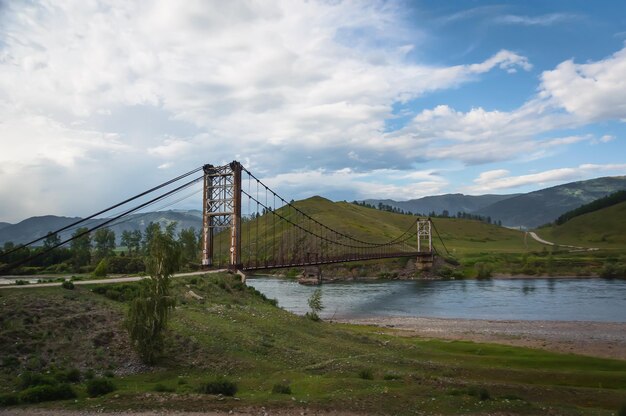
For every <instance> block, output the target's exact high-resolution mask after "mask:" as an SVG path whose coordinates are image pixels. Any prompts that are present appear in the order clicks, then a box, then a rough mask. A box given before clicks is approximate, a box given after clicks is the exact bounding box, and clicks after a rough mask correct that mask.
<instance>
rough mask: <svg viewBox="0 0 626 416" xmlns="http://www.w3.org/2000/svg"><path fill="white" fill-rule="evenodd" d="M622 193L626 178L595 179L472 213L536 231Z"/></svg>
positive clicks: (530, 193)
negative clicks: (565, 216)
mask: <svg viewBox="0 0 626 416" xmlns="http://www.w3.org/2000/svg"><path fill="white" fill-rule="evenodd" d="M623 189H626V176H612V177H604V178H596V179H590V180H586V181H578V182H571V183H566V184H564V185H558V186H553V187H551V188H545V189H541V190H539V191H534V192H529V193H527V194H522V195H518V196H515V197H513V198H509V199H505V200H503V201H499V202H496V203H494V204H491V205H489V206H486V207H484V208H481V209H478V210H476V211H474V212H473V213H474V214H479V215H482V216H485V217H486V216H490V217H491V218H493V219H494V220H500V221H502V224H503V225H506V226H513V227H520V226H521V227H527V228H534V227H538V226H540V225H543V224H546V223H549V222H551V221H554V220H555V219H556V218H558V217H559V216H560V215H561V214H564V213H565V212H567V211H570V210H572V209H574V208H577V207H579V206H581V205H584V204H587V203H589V202H591V201H594V200H596V199H598V198H602V197H604V196H606V195H608V194H611V193H613V192H616V191H620V190H623Z"/></svg>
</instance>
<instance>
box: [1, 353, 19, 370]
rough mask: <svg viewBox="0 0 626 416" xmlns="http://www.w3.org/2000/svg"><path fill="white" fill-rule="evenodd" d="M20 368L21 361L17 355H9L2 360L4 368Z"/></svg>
mask: <svg viewBox="0 0 626 416" xmlns="http://www.w3.org/2000/svg"><path fill="white" fill-rule="evenodd" d="M19 366H20V360H19V358H17V357H16V356H15V355H7V356H6V357H4V358H3V359H2V367H7V368H12V369H15V368H18V367H19Z"/></svg>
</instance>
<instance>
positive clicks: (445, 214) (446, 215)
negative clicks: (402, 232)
mask: <svg viewBox="0 0 626 416" xmlns="http://www.w3.org/2000/svg"><path fill="white" fill-rule="evenodd" d="M352 203H353V204H354V205H358V206H360V207H365V208H371V209H377V210H379V211H386V212H393V213H394V214H402V215H413V216H416V217H431V218H462V219H466V220H475V221H482V222H485V223H487V224H494V225H498V226H500V227H501V226H502V221H500V220H493V219H492V218H491V216H487V217H483V216H482V215H478V214H470V213H467V212H462V211H458V212H457V213H456V214H450V212H449V211H448V210H447V209H444V210H443V211H442V212H441V214H437V213H436V212H435V211H431V212H429V213H428V214H427V215H426V214H422V213H413V212H412V211H408V210H407V211H405V210H403V209H401V208H398V207H394V206H392V205H388V204H383V203H382V202H379V203H378V205H373V204H368V203H366V202H359V201H352Z"/></svg>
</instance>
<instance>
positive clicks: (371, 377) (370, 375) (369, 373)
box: [359, 368, 374, 380]
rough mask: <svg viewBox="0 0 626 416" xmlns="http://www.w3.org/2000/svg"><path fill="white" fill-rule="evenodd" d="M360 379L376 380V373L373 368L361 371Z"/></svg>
mask: <svg viewBox="0 0 626 416" xmlns="http://www.w3.org/2000/svg"><path fill="white" fill-rule="evenodd" d="M359 377H360V378H362V379H363V380H374V372H373V371H372V369H371V368H364V369H362V370H361V371H359Z"/></svg>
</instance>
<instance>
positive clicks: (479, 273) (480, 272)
mask: <svg viewBox="0 0 626 416" xmlns="http://www.w3.org/2000/svg"><path fill="white" fill-rule="evenodd" d="M474 269H476V277H477V278H478V279H489V278H490V277H491V264H489V263H476V264H475V265H474Z"/></svg>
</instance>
